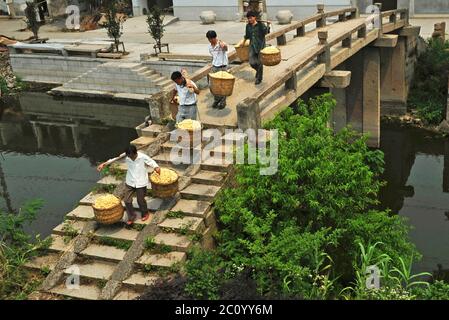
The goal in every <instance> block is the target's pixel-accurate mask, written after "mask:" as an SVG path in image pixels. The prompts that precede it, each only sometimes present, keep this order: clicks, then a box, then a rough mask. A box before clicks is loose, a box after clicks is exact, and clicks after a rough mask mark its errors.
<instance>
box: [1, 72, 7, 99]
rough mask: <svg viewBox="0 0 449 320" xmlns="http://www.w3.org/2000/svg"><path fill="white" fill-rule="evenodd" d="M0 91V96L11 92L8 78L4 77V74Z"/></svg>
mask: <svg viewBox="0 0 449 320" xmlns="http://www.w3.org/2000/svg"><path fill="white" fill-rule="evenodd" d="M0 92H1V95H0V96H3V95H7V94H8V93H9V88H8V85H7V83H6V79H5V78H3V77H2V76H0Z"/></svg>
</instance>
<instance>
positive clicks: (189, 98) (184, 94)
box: [175, 80, 198, 106]
mask: <svg viewBox="0 0 449 320" xmlns="http://www.w3.org/2000/svg"><path fill="white" fill-rule="evenodd" d="M190 82H191V83H192V85H193V86H194V87H195V88H197V89H198V87H197V85H196V84H195V82H193V81H191V80H190ZM175 86H176V91H178V96H179V105H180V106H185V105H192V104H195V103H196V102H197V99H196V93H195V92H190V91H189V88H188V87H187V86H180V85H178V84H175Z"/></svg>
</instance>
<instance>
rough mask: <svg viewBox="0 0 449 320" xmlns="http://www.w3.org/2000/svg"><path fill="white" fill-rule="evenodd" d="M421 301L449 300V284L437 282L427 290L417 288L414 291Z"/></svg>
mask: <svg viewBox="0 0 449 320" xmlns="http://www.w3.org/2000/svg"><path fill="white" fill-rule="evenodd" d="M413 292H414V294H416V296H417V298H418V299H420V300H446V301H447V300H449V284H448V283H446V282H444V281H435V282H434V283H432V284H430V285H429V286H428V287H426V288H416V289H415V290H414V291H413Z"/></svg>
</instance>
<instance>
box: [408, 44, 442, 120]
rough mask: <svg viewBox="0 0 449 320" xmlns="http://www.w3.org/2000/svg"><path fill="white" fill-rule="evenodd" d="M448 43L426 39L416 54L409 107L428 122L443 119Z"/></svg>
mask: <svg viewBox="0 0 449 320" xmlns="http://www.w3.org/2000/svg"><path fill="white" fill-rule="evenodd" d="M447 49H449V42H447V41H446V42H442V41H441V40H434V39H430V40H428V42H427V48H426V51H425V52H424V53H423V54H422V55H421V56H420V57H419V59H418V63H417V67H416V70H415V78H414V80H413V83H412V87H411V90H410V96H409V106H410V107H411V108H412V109H415V110H416V111H417V112H418V115H419V116H420V117H421V118H422V119H423V120H424V121H425V122H426V123H428V124H439V123H440V122H441V121H442V120H443V119H444V116H445V114H444V112H445V110H446V104H447V83H448V74H449V51H447Z"/></svg>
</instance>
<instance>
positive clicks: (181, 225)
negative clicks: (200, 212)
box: [158, 217, 206, 234]
mask: <svg viewBox="0 0 449 320" xmlns="http://www.w3.org/2000/svg"><path fill="white" fill-rule="evenodd" d="M158 226H159V227H161V228H166V229H171V230H173V231H174V232H178V233H179V232H183V233H188V234H194V233H197V234H201V233H202V232H203V231H204V230H205V229H206V226H205V225H204V222H203V219H202V218H195V217H183V218H175V219H171V218H166V219H165V220H164V221H163V222H161V223H159V225H158Z"/></svg>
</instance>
